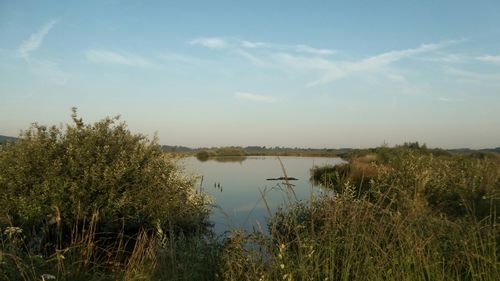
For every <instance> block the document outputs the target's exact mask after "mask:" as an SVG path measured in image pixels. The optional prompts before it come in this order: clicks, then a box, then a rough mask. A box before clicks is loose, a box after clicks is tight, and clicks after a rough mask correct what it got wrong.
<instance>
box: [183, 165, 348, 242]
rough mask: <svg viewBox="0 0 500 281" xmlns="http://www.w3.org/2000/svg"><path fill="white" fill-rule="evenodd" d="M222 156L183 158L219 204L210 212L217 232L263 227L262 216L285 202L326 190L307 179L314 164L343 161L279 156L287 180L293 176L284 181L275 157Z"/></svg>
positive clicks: (204, 188) (264, 222)
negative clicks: (220, 157) (204, 159)
mask: <svg viewBox="0 0 500 281" xmlns="http://www.w3.org/2000/svg"><path fill="white" fill-rule="evenodd" d="M224 158H225V159H219V160H222V161H217V160H216V159H209V160H207V161H199V160H198V159H196V158H195V157H188V158H185V159H184V160H183V162H184V164H185V166H186V168H187V169H188V170H190V171H192V172H194V173H196V174H198V175H200V179H201V176H203V182H201V183H200V182H199V183H198V185H200V184H201V188H202V189H203V190H204V191H206V192H208V193H210V194H211V196H212V198H213V200H214V204H215V205H217V206H218V207H217V208H216V209H215V210H214V212H213V214H212V215H211V220H212V221H213V222H214V224H215V231H216V232H217V233H222V232H224V231H226V230H228V229H231V228H235V227H243V228H244V229H246V230H252V229H254V228H255V229H259V228H265V226H266V221H265V217H266V216H268V214H269V212H274V211H275V210H276V208H277V207H279V206H280V205H282V204H283V203H284V202H286V201H293V200H308V199H309V198H310V197H311V196H314V195H315V194H318V193H325V192H326V193H329V192H330V191H329V190H327V189H322V188H320V187H314V185H313V183H312V182H310V180H309V179H310V172H309V171H310V169H311V168H312V167H314V166H315V165H323V164H331V165H334V164H338V163H342V162H344V161H343V160H341V159H340V158H329V157H290V156H287V157H280V159H281V161H282V162H283V166H284V168H285V170H286V175H287V177H288V180H290V179H291V178H295V179H296V180H293V181H286V180H284V179H283V178H282V177H284V175H283V170H282V168H281V165H280V162H279V160H278V159H277V157H274V156H259V157H253V156H248V157H229V158H233V159H227V158H228V157H224ZM242 158H243V159H242ZM236 159H240V160H236ZM211 160H214V161H211ZM280 178H282V179H280ZM267 179H278V180H275V181H268V180H267ZM287 183H288V184H290V185H287ZM292 184H293V185H292Z"/></svg>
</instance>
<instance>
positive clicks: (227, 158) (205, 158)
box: [196, 155, 247, 163]
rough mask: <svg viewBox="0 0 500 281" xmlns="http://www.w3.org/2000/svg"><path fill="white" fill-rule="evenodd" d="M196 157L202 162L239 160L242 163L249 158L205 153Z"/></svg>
mask: <svg viewBox="0 0 500 281" xmlns="http://www.w3.org/2000/svg"><path fill="white" fill-rule="evenodd" d="M196 159H198V161H200V162H206V161H209V160H213V161H216V162H221V163H225V162H237V163H241V162H243V161H245V160H246V159H247V156H205V155H197V156H196Z"/></svg>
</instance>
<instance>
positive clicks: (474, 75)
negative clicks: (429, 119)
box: [445, 67, 500, 82]
mask: <svg viewBox="0 0 500 281" xmlns="http://www.w3.org/2000/svg"><path fill="white" fill-rule="evenodd" d="M445 70H446V73H448V74H450V75H453V76H456V77H459V78H460V81H463V82H477V81H484V80H493V81H500V74H499V73H479V72H473V71H468V70H463V69H459V68H454V67H447V68H445Z"/></svg>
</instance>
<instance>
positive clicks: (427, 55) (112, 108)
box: [0, 0, 500, 148]
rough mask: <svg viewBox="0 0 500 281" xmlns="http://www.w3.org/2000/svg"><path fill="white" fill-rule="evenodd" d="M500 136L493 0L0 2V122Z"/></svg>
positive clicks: (433, 138) (498, 27)
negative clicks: (75, 117)
mask: <svg viewBox="0 0 500 281" xmlns="http://www.w3.org/2000/svg"><path fill="white" fill-rule="evenodd" d="M71 107H77V108H78V112H79V115H80V116H81V117H82V118H83V119H84V121H87V122H95V121H98V120H100V119H102V118H104V117H106V116H116V115H120V116H121V119H122V120H123V121H125V122H127V124H128V126H129V129H130V130H131V131H132V132H134V133H142V134H145V135H147V136H149V137H152V136H154V135H155V134H156V135H157V137H158V138H159V142H160V143H161V144H168V145H184V146H190V147H205V146H208V147H210V146H231V145H235V146H247V145H259V146H272V147H274V146H286V147H314V148H324V147H327V148H342V147H375V146H379V145H381V144H384V143H385V144H389V145H396V144H401V143H403V142H408V141H419V142H421V143H426V144H427V145H428V146H429V147H441V148H460V147H469V148H487V147H498V146H500V1H480V0H478V1H460V0H454V1H444V0H443V1H435V0H434V1H311V0H309V1H291V0H289V1H270V0H267V1H260V0H253V1H215V0H214V1H8V0H0V135H9V136H17V135H18V134H19V132H20V131H21V130H24V129H27V128H29V126H30V124H31V123H33V122H38V123H39V124H44V125H54V124H55V125H60V124H65V123H68V122H70V121H71V119H70V115H71Z"/></svg>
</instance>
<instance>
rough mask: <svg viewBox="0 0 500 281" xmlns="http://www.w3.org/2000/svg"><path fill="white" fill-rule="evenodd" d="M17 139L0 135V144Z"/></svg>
mask: <svg viewBox="0 0 500 281" xmlns="http://www.w3.org/2000/svg"><path fill="white" fill-rule="evenodd" d="M16 139H17V138H15V137H9V136H3V135H0V143H2V142H6V141H15V140H16Z"/></svg>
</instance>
